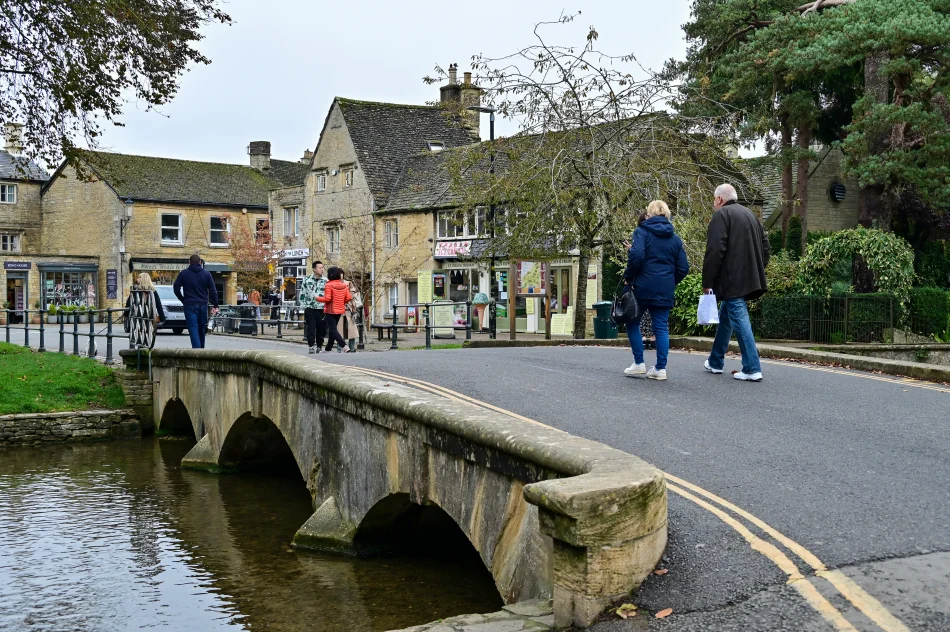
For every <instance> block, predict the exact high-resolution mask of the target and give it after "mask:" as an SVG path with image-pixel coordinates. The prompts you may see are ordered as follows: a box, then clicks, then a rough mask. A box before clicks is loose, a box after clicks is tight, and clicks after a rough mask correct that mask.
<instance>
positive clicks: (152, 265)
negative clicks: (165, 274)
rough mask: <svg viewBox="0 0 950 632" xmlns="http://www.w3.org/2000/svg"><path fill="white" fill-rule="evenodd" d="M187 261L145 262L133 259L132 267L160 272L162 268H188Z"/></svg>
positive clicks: (143, 270) (144, 270)
mask: <svg viewBox="0 0 950 632" xmlns="http://www.w3.org/2000/svg"><path fill="white" fill-rule="evenodd" d="M188 265H189V264H188V263H187V262H186V263H175V262H168V263H145V262H142V261H133V262H132V269H133V270H141V271H142V272H162V271H164V270H186V269H188Z"/></svg>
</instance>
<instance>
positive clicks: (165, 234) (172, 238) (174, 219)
mask: <svg viewBox="0 0 950 632" xmlns="http://www.w3.org/2000/svg"><path fill="white" fill-rule="evenodd" d="M181 232H182V231H181V215H179V214H178V213H162V243H163V244H180V243H182V239H181Z"/></svg>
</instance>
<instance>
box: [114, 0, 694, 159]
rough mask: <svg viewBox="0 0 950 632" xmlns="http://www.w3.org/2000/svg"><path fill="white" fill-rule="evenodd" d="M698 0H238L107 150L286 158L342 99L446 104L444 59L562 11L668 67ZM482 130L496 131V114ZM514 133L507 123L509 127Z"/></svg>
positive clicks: (616, 48)
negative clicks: (266, 152)
mask: <svg viewBox="0 0 950 632" xmlns="http://www.w3.org/2000/svg"><path fill="white" fill-rule="evenodd" d="M689 5H690V1H689V0H666V1H665V2H656V0H586V1H585V0H579V1H575V2H574V3H572V4H565V5H563V6H560V5H558V4H556V3H553V2H551V1H550V0H547V1H543V2H542V1H539V0H538V1H536V0H508V1H507V2H483V3H476V2H463V3H449V2H431V1H429V0H424V1H423V0H404V1H403V2H394V1H385V2H384V1H382V0H364V1H363V2H358V3H348V2H313V0H266V1H265V0H230V1H226V2H224V3H223V8H224V10H225V11H226V12H227V13H229V14H230V15H231V17H232V19H233V20H234V24H233V25H231V26H220V25H217V26H212V27H209V28H208V29H207V30H206V38H205V39H204V40H203V41H202V42H200V44H199V48H200V50H201V51H202V52H203V53H204V54H205V55H206V56H207V57H209V58H210V59H211V64H210V65H208V66H198V67H194V68H192V69H191V70H190V72H188V73H186V74H185V76H184V77H183V78H182V81H181V88H180V90H179V92H178V95H177V96H176V97H175V99H174V101H173V102H172V103H171V104H169V105H167V106H164V107H163V108H162V111H161V114H158V113H155V112H145V111H144V110H143V109H142V108H141V107H140V106H138V107H137V106H136V104H134V103H130V104H129V105H127V106H126V111H125V115H124V117H123V119H122V120H123V121H124V123H125V125H126V126H125V127H124V128H119V127H116V128H110V129H108V130H107V131H106V134H105V138H104V139H103V141H102V146H103V148H104V149H109V150H111V151H117V152H123V153H131V154H142V155H150V156H164V157H172V158H186V159H192V160H206V161H216V162H232V163H241V162H245V161H247V155H246V147H247V144H248V142H250V141H252V140H269V141H271V144H272V153H273V156H274V157H275V158H282V159H285V160H295V159H298V158H300V157H301V156H302V154H303V152H304V150H305V149H313V148H314V147H315V146H316V143H317V139H318V137H319V135H320V128H321V126H322V125H323V120H324V117H325V116H326V112H327V109H328V108H329V106H330V104H331V103H332V101H333V97H335V96H342V97H348V98H352V99H364V100H372V101H387V102H392V103H418V104H422V103H425V102H427V101H435V100H437V99H438V94H439V92H438V86H429V85H426V84H425V83H423V81H422V77H423V76H425V75H427V74H432V73H433V68H434V66H435V65H436V64H440V65H442V66H443V67H447V66H448V64H449V63H452V62H456V63H458V65H459V74H460V78H461V73H462V72H463V71H465V70H468V69H469V64H470V60H471V57H472V55H474V54H476V53H483V54H485V55H487V56H500V55H504V54H507V53H511V52H513V51H515V50H517V49H519V48H521V47H523V46H527V45H529V44H530V43H531V42H532V41H533V34H532V29H533V27H534V24H535V23H537V22H539V21H547V20H556V19H557V18H558V16H559V15H560V13H561V11H562V10H563V11H564V12H566V13H574V12H576V11H578V10H580V11H581V12H582V15H581V16H580V17H578V18H577V20H576V23H575V24H574V25H572V26H571V27H570V28H569V29H564V28H563V27H554V30H553V31H552V34H557V37H556V38H555V39H557V40H558V42H559V43H564V44H570V43H575V42H577V43H582V42H583V37H584V35H585V34H586V31H587V28H588V27H589V26H590V25H594V26H595V27H596V28H597V30H598V32H599V33H600V48H601V49H602V50H604V51H605V52H608V53H612V54H618V55H619V54H626V53H630V52H633V53H636V55H637V57H638V58H639V59H640V61H641V63H643V64H644V65H645V66H648V67H652V68H659V67H660V66H661V65H662V63H663V62H664V61H665V60H666V59H668V58H670V57H682V56H683V54H684V51H685V43H684V41H683V33H682V30H681V28H680V27H681V25H682V24H683V23H685V22H686V21H687V19H688V17H689ZM571 29H572V30H571ZM572 34H573V37H572V36H571V35H572ZM482 127H483V136H487V127H488V125H487V121H486V122H485V123H484V124H483V126H482ZM513 131H514V128H513V127H512V126H511V125H510V124H509V125H507V126H506V125H505V124H504V123H500V126H499V130H498V133H501V134H504V133H511V132H513Z"/></svg>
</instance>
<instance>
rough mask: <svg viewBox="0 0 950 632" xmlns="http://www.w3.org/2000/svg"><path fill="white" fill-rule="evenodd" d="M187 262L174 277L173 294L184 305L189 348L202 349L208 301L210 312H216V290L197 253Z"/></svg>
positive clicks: (206, 328) (206, 326)
mask: <svg viewBox="0 0 950 632" xmlns="http://www.w3.org/2000/svg"><path fill="white" fill-rule="evenodd" d="M188 263H189V265H188V267H187V268H185V269H184V270H182V271H181V272H179V273H178V278H176V279H175V285H174V290H175V296H177V297H178V300H179V301H181V303H182V305H184V306H185V325H187V327H188V335H189V336H190V337H191V348H192V349H204V348H205V334H207V333H208V302H209V300H210V302H211V304H212V306H213V307H212V308H211V313H212V314H217V313H218V290H217V288H215V287H214V279H212V278H211V273H210V272H208V271H206V270H205V269H204V268H203V267H202V265H201V258H200V257H199V256H198V255H191V257H190V258H189V259H188Z"/></svg>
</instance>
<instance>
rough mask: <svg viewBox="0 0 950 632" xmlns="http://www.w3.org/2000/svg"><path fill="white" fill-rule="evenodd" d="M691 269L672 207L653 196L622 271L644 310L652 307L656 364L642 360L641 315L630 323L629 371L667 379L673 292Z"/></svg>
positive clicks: (627, 373)
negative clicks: (676, 227) (677, 229)
mask: <svg viewBox="0 0 950 632" xmlns="http://www.w3.org/2000/svg"><path fill="white" fill-rule="evenodd" d="M688 273H689V262H688V261H687V260H686V250H685V249H684V248H683V240H682V239H680V238H679V237H678V236H677V235H676V233H675V232H674V231H673V224H672V223H670V208H669V207H668V206H667V205H666V203H665V202H662V201H660V200H654V201H653V202H650V205H649V206H647V212H646V219H645V220H644V221H643V222H642V223H641V224H640V226H638V227H637V229H636V230H635V231H634V233H633V243H632V245H631V246H630V251H629V252H628V253H627V269H626V270H625V271H624V273H623V278H624V281H625V282H626V285H627V287H626V288H625V291H630V288H631V287H632V289H633V294H634V296H636V298H637V303H639V305H640V308H641V318H642V315H643V311H644V310H646V311H649V312H650V317H651V318H652V319H653V333H654V334H655V335H656V365H655V366H653V367H651V368H650V370H649V371H647V368H646V365H645V364H644V363H643V336H642V334H641V332H640V318H637V319H636V320H634V321H633V322H630V323H627V338H629V340H630V348H631V350H632V351H633V364H631V365H630V366H629V367H628V368H626V369H624V371H623V372H624V373H625V374H626V375H646V376H647V377H648V378H649V379H651V380H665V379H666V361H667V358H668V356H669V352H670V328H669V319H670V309H672V308H673V292H674V290H676V286H677V285H678V284H679V282H680V281H682V280H683V279H684V278H685V277H686V275H687V274H688Z"/></svg>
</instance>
